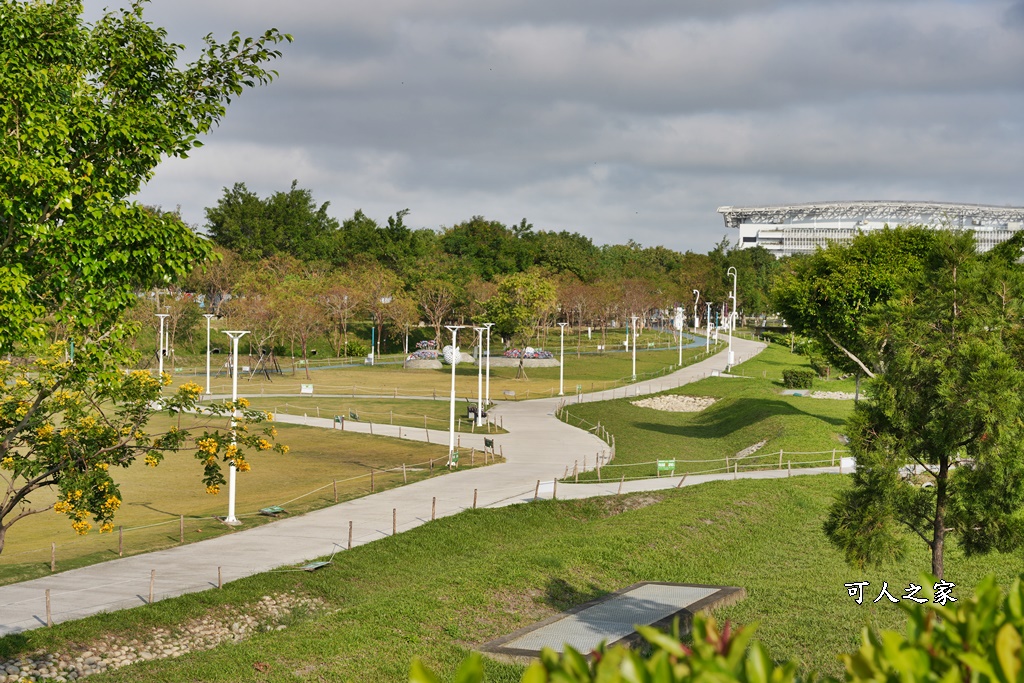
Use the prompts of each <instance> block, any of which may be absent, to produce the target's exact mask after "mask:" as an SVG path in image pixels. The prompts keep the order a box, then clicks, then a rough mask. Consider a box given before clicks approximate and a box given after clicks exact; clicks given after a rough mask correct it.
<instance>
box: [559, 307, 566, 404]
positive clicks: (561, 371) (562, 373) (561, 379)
mask: <svg viewBox="0 0 1024 683" xmlns="http://www.w3.org/2000/svg"><path fill="white" fill-rule="evenodd" d="M568 324H569V323H558V326H559V327H560V328H562V338H561V342H560V345H561V352H560V355H561V358H559V359H558V395H559V396H565V326H566V325H568Z"/></svg>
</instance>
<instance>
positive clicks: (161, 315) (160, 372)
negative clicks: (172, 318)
mask: <svg viewBox="0 0 1024 683" xmlns="http://www.w3.org/2000/svg"><path fill="white" fill-rule="evenodd" d="M168 315H169V314H168V313H157V314H156V317H158V318H160V348H159V349H158V350H157V352H156V353H157V356H158V357H159V368H160V369H159V370H157V374H158V375H159V376H160V377H163V376H164V318H166V317H167V316H168Z"/></svg>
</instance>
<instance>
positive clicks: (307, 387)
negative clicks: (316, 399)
mask: <svg viewBox="0 0 1024 683" xmlns="http://www.w3.org/2000/svg"><path fill="white" fill-rule="evenodd" d="M299 393H300V394H312V393H313V385H312V384H300V385H299Z"/></svg>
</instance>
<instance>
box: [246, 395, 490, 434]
mask: <svg viewBox="0 0 1024 683" xmlns="http://www.w3.org/2000/svg"><path fill="white" fill-rule="evenodd" d="M250 404H251V405H252V407H253V408H257V409H259V410H267V411H270V412H272V413H274V414H275V415H308V416H310V417H324V418H327V419H331V418H333V417H335V416H338V415H340V416H342V417H344V418H345V421H346V422H352V421H353V418H352V414H353V413H355V414H356V415H357V416H358V418H357V419H355V420H354V421H357V422H373V423H374V424H392V425H401V426H403V427H413V428H419V429H440V430H444V431H448V411H449V408H450V404H449V401H448V399H447V397H446V398H445V399H444V400H443V401H442V400H440V399H439V400H437V401H428V400H415V399H412V400H410V399H404V400H403V399H373V398H355V399H353V398H339V397H334V396H313V397H295V398H292V397H287V398H254V399H252V400H251V401H250ZM469 405H472V406H473V407H474V408H475V407H476V401H470V402H468V401H465V400H462V399H459V400H457V401H456V403H455V431H457V432H463V433H465V434H476V433H478V432H479V433H481V434H507V433H508V432H506V431H505V430H504V429H501V428H500V427H497V426H494V425H491V424H489V423H488V424H485V425H483V426H482V427H479V428H477V427H476V426H475V423H474V422H473V421H472V420H469V419H467V418H466V408H467V407H468V406H469ZM318 410H319V412H318ZM488 420H490V417H488ZM419 435H420V436H421V437H422V436H423V432H422V431H420V432H419Z"/></svg>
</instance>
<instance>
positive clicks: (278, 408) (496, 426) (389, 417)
mask: <svg viewBox="0 0 1024 683" xmlns="http://www.w3.org/2000/svg"><path fill="white" fill-rule="evenodd" d="M446 401H447V399H446ZM467 403H468V405H471V406H474V407H475V406H476V403H475V402H471V401H469V399H467ZM282 407H284V408H286V409H287V408H290V409H293V410H296V411H298V412H294V413H293V412H289V411H288V410H282ZM311 409H312V410H316V416H317V417H320V409H321V406H319V405H317V406H297V405H294V404H291V403H287V402H285V403H279V404H275V405H274V407H273V409H272V410H271V412H273V413H274V414H275V415H293V416H295V417H299V416H300V415H301V416H302V417H309V411H310V410H311ZM353 414H355V415H357V417H352V415H353ZM374 416H380V417H383V418H385V419H382V420H377V421H376V422H374V420H373V417H374ZM333 417H334V418H335V420H336V421H337V420H339V419H340V420H341V421H343V422H346V421H347V422H363V423H368V424H387V425H397V426H399V427H410V428H418V427H420V426H421V425H422V428H423V429H429V428H430V426H429V425H430V424H439V425H441V426H443V427H444V429H448V421H449V418H440V417H431V416H429V415H404V414H402V413H396V412H395V411H393V410H389V411H387V412H385V411H375V410H366V409H365V408H361V407H359V408H353V407H352V406H346V407H345V409H344V410H343V411H340V412H339V413H338V414H337V415H333ZM367 418H369V419H367ZM396 419H397V420H398V422H395V420H396ZM463 422H465V423H466V427H465V428H463V426H462V423H463ZM476 429H477V427H476V421H475V420H473V419H472V418H463V417H458V418H456V429H455V431H457V432H465V433H468V434H476ZM499 430H501V431H502V432H503V431H504V427H502V426H501V423H500V422H498V421H496V420H495V418H493V417H490V416H488V417H487V418H486V419H485V420H484V424H483V426H482V427H481V428H480V431H481V433H486V434H494V433H498V432H499Z"/></svg>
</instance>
